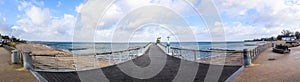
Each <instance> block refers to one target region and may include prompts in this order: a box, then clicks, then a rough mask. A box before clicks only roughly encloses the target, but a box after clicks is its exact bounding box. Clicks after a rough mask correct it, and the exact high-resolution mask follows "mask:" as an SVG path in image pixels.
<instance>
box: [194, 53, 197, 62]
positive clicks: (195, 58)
mask: <svg viewBox="0 0 300 82" xmlns="http://www.w3.org/2000/svg"><path fill="white" fill-rule="evenodd" d="M194 61H195V62H196V61H197V53H196V51H194Z"/></svg>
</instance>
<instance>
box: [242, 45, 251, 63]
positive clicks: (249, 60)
mask: <svg viewBox="0 0 300 82" xmlns="http://www.w3.org/2000/svg"><path fill="white" fill-rule="evenodd" d="M249 55H250V54H249V53H248V49H244V66H249V65H250V64H251V58H250V56H249Z"/></svg>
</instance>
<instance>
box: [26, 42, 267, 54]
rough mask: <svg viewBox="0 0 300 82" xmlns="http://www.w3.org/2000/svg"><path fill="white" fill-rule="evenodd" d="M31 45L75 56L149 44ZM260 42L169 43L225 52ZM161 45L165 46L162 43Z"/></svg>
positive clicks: (187, 47) (57, 43)
mask: <svg viewBox="0 0 300 82" xmlns="http://www.w3.org/2000/svg"><path fill="white" fill-rule="evenodd" d="M31 43H37V44H42V45H45V46H47V47H51V48H55V49H61V50H65V51H70V52H72V53H75V54H88V53H100V52H109V51H120V50H126V49H129V48H134V47H142V46H145V45H146V44H148V43H149V42H127V43H109V42H94V43H91V42H46V41H32V42H31ZM263 43H265V42H264V41H260V42H244V41H236V42H171V43H170V44H171V46H172V47H178V48H185V49H193V50H208V49H227V50H243V49H248V48H254V47H256V46H257V45H259V44H263ZM162 44H166V42H163V43H162Z"/></svg>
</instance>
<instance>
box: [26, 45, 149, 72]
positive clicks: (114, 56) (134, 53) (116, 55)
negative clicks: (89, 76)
mask: <svg viewBox="0 0 300 82" xmlns="http://www.w3.org/2000/svg"><path fill="white" fill-rule="evenodd" d="M151 44H152V42H150V43H148V44H146V45H145V46H140V47H135V48H130V49H126V50H120V51H111V52H100V53H94V54H77V55H73V56H86V57H88V58H89V57H91V56H93V57H91V58H94V61H95V60H97V59H99V58H100V59H102V57H101V56H105V57H104V61H106V62H108V65H111V64H116V63H121V62H124V61H127V60H130V59H133V58H136V57H138V56H140V54H144V53H145V52H146V51H147V50H148V48H149V45H151ZM20 52H21V53H23V52H22V51H20ZM126 54H127V55H126ZM30 56H31V57H32V59H33V63H34V64H33V69H34V70H45V69H46V70H45V71H59V70H75V69H76V67H77V65H76V63H77V62H75V61H74V63H73V64H72V65H71V64H68V62H65V63H64V61H65V60H61V59H60V57H69V56H64V55H62V53H57V54H55V55H51V54H34V53H31V54H30ZM98 56H99V57H98ZM123 56H129V57H128V58H123ZM36 57H50V60H51V61H52V62H50V63H47V64H45V65H42V66H41V67H43V66H51V67H49V68H47V67H46V68H45V69H41V68H39V65H40V64H43V63H41V62H37V61H38V60H40V59H39V58H36ZM75 58H78V57H75ZM83 59H86V58H83ZM76 60H78V59H76ZM66 61H69V60H66ZM51 63H53V64H52V65H51ZM60 63H62V64H60ZM66 63H67V64H68V66H63V67H62V65H64V64H66ZM78 63H80V62H78ZM85 63H90V62H85ZM69 65H70V66H73V67H71V68H70V66H69ZM80 65H81V64H80ZM87 66H88V67H93V68H98V66H96V64H94V66H92V65H91V66H89V65H87ZM105 66H106V65H105ZM37 67H38V69H36V68H37ZM79 68H80V66H79ZM52 69H54V70H52ZM84 69H86V68H84ZM84 69H82V70H84ZM87 69H91V68H87ZM77 70H78V69H77Z"/></svg>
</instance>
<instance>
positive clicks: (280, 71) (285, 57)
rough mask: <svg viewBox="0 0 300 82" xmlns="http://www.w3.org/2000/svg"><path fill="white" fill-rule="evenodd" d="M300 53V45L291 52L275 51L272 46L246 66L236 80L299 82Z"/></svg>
mask: <svg viewBox="0 0 300 82" xmlns="http://www.w3.org/2000/svg"><path fill="white" fill-rule="evenodd" d="M299 54H300V47H294V48H291V53H290V54H278V53H273V52H272V49H271V48H270V49H268V50H266V51H264V52H263V53H262V54H260V55H259V56H258V57H257V59H256V60H254V61H253V65H251V66H249V67H247V68H245V70H244V71H242V72H241V74H240V75H239V76H238V77H237V79H235V82H299V81H300V78H299V77H300V70H299V69H300V65H299V62H300V55H299ZM270 59H271V60H270ZM272 59H274V60H272Z"/></svg>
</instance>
